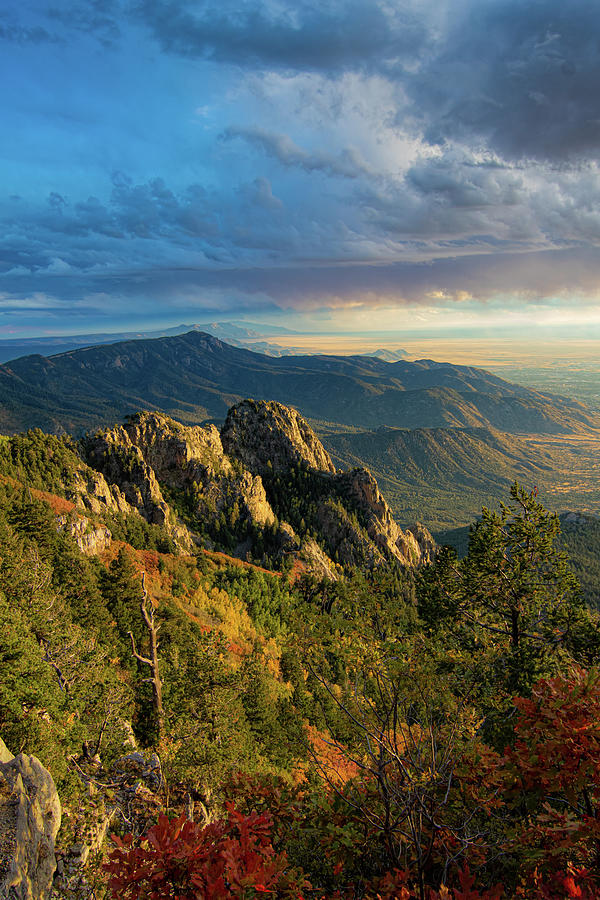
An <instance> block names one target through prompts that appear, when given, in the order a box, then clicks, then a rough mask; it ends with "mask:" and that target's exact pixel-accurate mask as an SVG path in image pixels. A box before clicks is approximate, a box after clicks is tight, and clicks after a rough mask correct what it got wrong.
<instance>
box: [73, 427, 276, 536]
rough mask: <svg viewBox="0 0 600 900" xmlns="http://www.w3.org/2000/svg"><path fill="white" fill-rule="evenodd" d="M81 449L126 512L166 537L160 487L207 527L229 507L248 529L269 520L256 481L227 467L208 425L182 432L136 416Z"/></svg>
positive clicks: (170, 518)
mask: <svg viewBox="0 0 600 900" xmlns="http://www.w3.org/2000/svg"><path fill="white" fill-rule="evenodd" d="M85 446H86V452H87V456H88V460H89V462H90V464H91V465H93V466H94V467H95V468H97V469H98V470H100V472H101V473H102V474H103V475H104V476H105V477H106V479H107V480H108V481H109V482H113V483H115V484H116V485H117V486H118V490H120V491H121V492H122V494H123V496H124V497H125V499H126V501H127V503H128V504H129V505H130V507H134V508H136V509H137V510H138V511H139V512H140V513H141V514H142V516H143V517H144V518H145V519H146V520H147V521H148V522H151V523H156V524H159V525H163V526H165V527H166V528H167V529H168V530H170V531H171V532H173V531H174V529H175V527H176V523H177V517H176V515H175V514H174V513H173V511H172V509H171V508H170V507H169V505H168V503H167V502H166V500H165V497H164V495H163V492H162V490H161V484H162V485H164V486H165V487H166V488H168V489H169V491H171V492H173V493H175V494H181V493H183V494H185V495H186V497H187V501H188V504H191V505H193V506H194V508H195V515H196V517H197V518H198V519H200V520H202V521H203V522H205V523H207V524H209V525H210V524H214V522H215V521H216V520H217V518H218V517H219V516H220V515H221V514H222V513H224V512H230V511H232V510H233V509H234V507H235V509H236V513H235V516H236V517H237V518H241V519H242V520H243V521H247V522H249V523H250V524H252V525H257V526H259V527H264V526H265V525H271V524H272V523H273V522H274V521H275V515H274V513H273V510H272V509H271V507H270V505H269V503H268V501H267V498H266V495H265V491H264V487H263V484H262V481H261V478H260V476H259V475H254V474H252V473H250V472H248V471H243V470H240V467H239V466H237V467H235V466H233V465H232V463H231V461H230V459H229V457H228V456H227V455H226V454H225V452H224V450H223V446H222V444H221V437H220V435H219V432H218V431H217V429H216V428H215V427H214V425H212V426H209V427H207V428H201V427H200V426H195V427H187V426H184V425H181V424H180V423H179V422H175V421H173V420H172V419H170V418H168V417H167V416H162V415H159V414H158V413H140V414H138V415H136V416H133V417H131V418H130V420H129V421H128V422H127V423H126V424H125V425H122V426H117V427H116V428H112V429H107V430H103V431H98V432H96V433H95V434H94V435H91V436H89V437H88V438H87V440H86V443H85ZM180 542H181V541H180ZM187 544H188V546H191V544H192V541H191V538H190V537H189V535H188V540H187Z"/></svg>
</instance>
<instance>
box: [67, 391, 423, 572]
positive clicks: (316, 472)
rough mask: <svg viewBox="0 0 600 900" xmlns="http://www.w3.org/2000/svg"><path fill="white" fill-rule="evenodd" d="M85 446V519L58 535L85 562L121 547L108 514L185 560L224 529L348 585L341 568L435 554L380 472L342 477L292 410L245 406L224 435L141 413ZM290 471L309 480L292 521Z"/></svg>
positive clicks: (78, 481) (250, 547) (236, 544)
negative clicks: (168, 543)
mask: <svg viewBox="0 0 600 900" xmlns="http://www.w3.org/2000/svg"><path fill="white" fill-rule="evenodd" d="M82 446H83V449H84V455H85V459H86V463H87V465H82V467H81V469H80V470H79V471H78V472H76V473H75V475H74V476H73V477H72V479H71V482H70V485H69V490H68V494H67V495H68V497H69V498H70V499H71V500H72V501H73V502H74V503H75V504H76V506H77V508H78V510H80V511H81V512H85V513H86V515H85V516H82V515H81V512H80V514H79V516H78V517H75V518H73V517H71V518H69V517H62V518H61V520H60V521H59V527H62V528H67V529H68V530H69V531H70V533H72V534H73V536H74V537H75V539H76V540H77V542H78V543H79V545H80V547H81V549H82V550H84V552H86V553H95V552H101V551H102V550H103V549H105V548H106V547H107V546H108V545H109V543H110V538H111V535H110V530H109V529H106V528H105V526H102V525H101V524H98V523H97V522H96V523H94V522H91V521H90V516H92V517H93V516H102V514H103V513H109V514H114V513H122V514H125V515H131V514H134V515H136V514H139V515H141V516H142V517H143V518H144V519H145V520H146V521H147V522H148V523H150V524H156V525H160V526H162V527H163V528H164V529H165V530H166V531H167V532H168V533H169V534H170V535H171V537H172V538H173V539H174V540H175V543H176V546H177V547H178V548H179V550H180V551H181V552H190V550H191V549H192V548H193V547H194V545H200V546H205V547H207V548H208V549H213V548H214V547H215V546H218V545H219V544H220V543H222V540H221V539H222V537H223V533H224V529H225V533H226V535H227V536H228V539H229V540H230V541H231V542H233V543H232V544H231V545H230V551H231V552H233V553H234V555H238V556H241V557H242V558H243V557H245V556H247V554H250V556H254V557H255V558H256V549H255V548H256V546H257V544H256V542H257V540H259V539H260V542H261V543H260V546H261V547H262V546H264V547H265V548H266V549H267V550H268V553H269V556H270V559H271V560H272V561H273V562H274V563H275V564H277V565H281V564H282V563H283V562H284V561H288V563H291V564H292V565H293V564H294V560H298V561H299V562H300V563H301V565H302V567H303V568H305V569H308V570H309V571H311V572H313V573H314V574H318V575H319V576H320V577H327V578H337V577H338V572H339V570H338V568H337V566H338V564H339V565H342V566H356V565H363V564H366V565H368V566H369V567H373V566H377V565H380V564H382V563H383V562H384V561H385V560H396V561H397V562H399V563H401V564H402V565H406V566H411V567H412V566H415V565H419V564H421V563H423V562H428V561H429V560H430V559H431V557H432V554H433V553H434V547H435V544H434V542H433V539H432V537H431V535H430V534H429V532H427V530H426V529H424V528H423V527H422V526H415V527H414V528H413V529H407V530H402V529H401V528H400V527H399V526H398V524H397V523H396V522H395V521H394V518H393V516H392V514H391V511H390V509H389V507H388V505H387V503H386V501H385V499H384V498H383V496H382V494H381V492H380V491H379V488H378V485H377V482H376V481H375V479H374V478H373V476H372V475H371V474H370V472H368V471H367V470H366V469H359V468H355V469H352V470H350V471H347V472H340V471H338V470H337V469H336V467H335V466H334V464H333V463H332V461H331V458H330V457H329V454H328V453H327V451H326V450H325V448H324V447H323V445H322V444H321V442H320V441H319V439H318V438H317V437H316V435H315V434H314V432H313V431H312V429H311V428H310V426H309V425H308V423H307V422H306V421H305V420H304V419H303V418H302V416H300V415H299V414H298V412H297V411H296V410H294V409H291V408H289V407H286V406H284V405H282V404H281V403H277V402H274V401H254V400H244V401H242V402H241V403H238V404H237V405H235V406H233V407H232V408H231V409H230V411H229V414H228V416H227V419H226V422H225V424H224V426H223V428H222V430H221V432H219V430H218V429H217V428H216V427H215V426H214V425H209V426H206V427H202V426H185V425H182V424H180V423H179V422H176V421H174V420H173V419H171V418H169V417H168V416H164V415H162V414H160V413H148V412H142V413H138V414H136V415H134V416H130V417H128V419H127V421H126V422H125V423H124V424H123V425H117V426H114V427H113V428H105V429H99V430H97V431H95V432H93V433H91V434H88V435H87V436H86V437H85V438H84V440H83V442H82ZM290 473H291V474H292V475H294V476H297V475H298V473H304V476H305V477H306V478H308V481H307V482H306V484H305V485H304V484H303V485H300V484H293V485H292V484H291V483H290V486H289V491H290V492H291V493H292V494H294V491H295V492H296V495H295V496H293V497H292V500H293V502H295V503H297V504H299V505H300V504H304V506H306V507H307V509H308V510H309V512H307V514H306V517H296V519H293V520H292V522H290V521H288V520H287V514H286V512H285V508H283V507H281V504H280V502H279V501H280V500H281V497H280V496H279V498H278V494H277V490H276V481H277V479H280V480H281V479H283V480H285V479H286V478H287V477H288V476H289V475H290ZM309 500H310V502H309ZM307 504H308V506H307ZM305 518H306V521H305ZM103 527H104V531H102V528H103ZM261 536H262V537H261ZM262 552H266V551H264V550H261V551H259V554H258V557H259V558H260V554H261V553H262Z"/></svg>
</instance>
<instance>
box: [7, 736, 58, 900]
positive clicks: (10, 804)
mask: <svg viewBox="0 0 600 900" xmlns="http://www.w3.org/2000/svg"><path fill="white" fill-rule="evenodd" d="M60 820H61V807H60V801H59V799H58V794H57V792H56V787H55V786H54V781H53V780H52V776H51V775H50V773H49V772H48V770H47V769H45V768H44V767H43V765H42V764H41V762H40V761H39V760H38V759H36V757H35V756H27V755H26V754H24V753H19V754H18V755H17V756H13V755H12V753H10V752H9V751H8V749H7V748H6V746H5V744H4V743H3V741H2V740H0V897H6V898H9V900H47V898H49V897H50V896H51V892H52V878H53V876H54V871H55V869H56V858H55V856H54V841H55V839H56V835H57V833H58V829H59V828H60Z"/></svg>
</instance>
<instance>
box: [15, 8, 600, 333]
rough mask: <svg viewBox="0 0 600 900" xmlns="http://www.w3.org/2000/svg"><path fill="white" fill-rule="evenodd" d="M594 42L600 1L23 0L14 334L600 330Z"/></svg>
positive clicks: (598, 52)
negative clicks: (212, 326) (235, 323)
mask: <svg viewBox="0 0 600 900" xmlns="http://www.w3.org/2000/svg"><path fill="white" fill-rule="evenodd" d="M599 35H600V5H599V4H598V3H597V2H595V0H586V2H583V0H571V2H570V3H568V4H565V3H564V0H562V2H556V0H528V2H523V0H452V2H444V0H435V2H434V0H431V2H430V0H412V2H411V0H407V2H404V0H402V2H400V0H331V2H321V3H319V2H304V0H272V2H258V0H220V2H212V0H204V2H187V0H176V2H163V0H131V2H129V0H124V2H119V0H88V2H79V0H73V2H71V0H48V2H45V0H34V2H30V0H20V2H19V3H16V2H14V0H12V2H9V3H8V5H6V4H5V5H4V6H3V8H2V14H1V16H0V41H1V42H2V47H1V53H0V68H1V70H2V84H3V86H4V90H3V99H2V105H1V107H0V110H1V112H0V116H1V120H0V125H1V134H2V138H1V145H0V146H1V151H0V172H1V181H2V189H1V191H0V217H1V219H2V222H1V228H0V335H1V336H4V337H9V336H15V337H17V336H20V335H33V334H40V335H41V334H45V333H69V332H70V333H75V332H88V331H92V330H99V331H110V330H115V331H116V330H119V329H123V328H130V327H140V328H141V327H150V326H152V325H153V324H156V325H157V326H158V325H163V324H164V325H168V324H177V323H179V322H182V321H187V322H192V321H207V320H208V319H209V318H215V317H218V318H221V319H223V318H227V317H235V318H248V319H251V320H253V321H256V320H258V321H260V320H263V321H274V322H275V321H278V322H281V323H282V324H288V325H291V326H293V327H294V326H295V327H300V328H302V327H306V328H309V329H312V328H314V329H318V328H323V329H331V330H344V329H348V330H351V329H359V330H360V329H365V330H368V329H375V330H379V329H383V330H385V329H391V328H394V329H398V330H407V331H410V329H414V328H417V327H418V328H419V329H420V330H422V329H427V328H431V329H432V331H433V330H435V329H436V328H437V329H438V330H439V329H440V328H441V329H442V330H443V329H454V330H460V329H471V330H472V329H481V330H482V331H485V330H486V329H487V331H488V332H489V331H490V330H491V331H492V332H493V330H494V329H497V328H499V327H500V326H502V327H503V328H509V329H510V328H511V327H513V328H514V329H515V333H517V332H520V336H521V337H522V328H523V327H530V323H531V322H536V321H537V322H539V323H540V324H541V326H547V327H548V328H555V329H557V330H558V333H565V334H566V333H567V332H569V333H571V332H572V333H578V332H580V333H581V334H585V335H586V336H589V335H590V334H594V333H597V334H599V335H600V303H599V289H600V253H599V244H600V173H599V170H598V162H597V159H598V149H599V147H600V94H599V93H598V85H599V84H600V38H599ZM527 323H529V324H527Z"/></svg>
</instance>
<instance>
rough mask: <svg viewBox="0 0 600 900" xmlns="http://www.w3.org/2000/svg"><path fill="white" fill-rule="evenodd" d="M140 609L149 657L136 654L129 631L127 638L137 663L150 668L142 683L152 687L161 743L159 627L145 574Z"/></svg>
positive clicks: (162, 726)
mask: <svg viewBox="0 0 600 900" xmlns="http://www.w3.org/2000/svg"><path fill="white" fill-rule="evenodd" d="M140 609H141V611H142V616H143V617H144V622H145V623H146V627H147V629H148V635H149V638H150V657H149V658H147V657H145V656H141V655H140V654H139V653H138V652H137V650H136V649H135V639H134V637H133V633H132V632H131V631H130V632H129V637H130V638H131V652H132V653H133V655H134V657H135V658H136V659H137V661H138V662H140V663H143V665H145V666H149V667H150V671H151V673H152V675H151V677H150V678H145V679H144V681H148V682H150V684H151V685H152V700H153V703H154V711H155V713H156V722H157V726H158V741H159V743H162V740H163V738H164V736H165V714H164V710H163V702H162V682H161V680H160V669H159V665H158V632H159V631H160V625H156V624H155V622H154V606H153V605H152V601H150V600H149V599H148V591H147V590H146V573H145V572H144V573H143V575H142V602H141V604H140Z"/></svg>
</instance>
